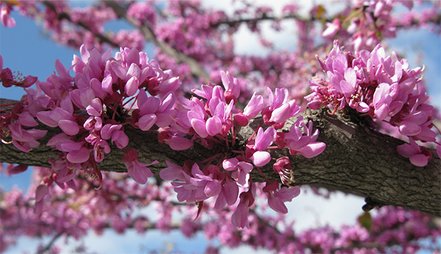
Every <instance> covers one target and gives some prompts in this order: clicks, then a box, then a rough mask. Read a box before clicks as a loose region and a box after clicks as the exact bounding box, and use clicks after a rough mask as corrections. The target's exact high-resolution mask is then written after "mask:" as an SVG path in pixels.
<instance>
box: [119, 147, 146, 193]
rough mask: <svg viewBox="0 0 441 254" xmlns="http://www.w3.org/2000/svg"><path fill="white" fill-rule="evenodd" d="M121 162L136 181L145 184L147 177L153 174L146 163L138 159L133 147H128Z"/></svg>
mask: <svg viewBox="0 0 441 254" xmlns="http://www.w3.org/2000/svg"><path fill="white" fill-rule="evenodd" d="M123 162H124V165H126V168H127V173H128V174H129V176H131V177H132V178H133V179H134V180H135V181H136V182H137V183H140V184H145V183H146V182H147V179H148V178H149V177H151V176H153V173H152V171H150V169H149V168H148V167H147V165H146V164H144V163H142V162H140V161H139V160H138V152H137V151H136V150H135V149H132V148H130V149H129V150H127V151H126V152H125V153H124V156H123Z"/></svg>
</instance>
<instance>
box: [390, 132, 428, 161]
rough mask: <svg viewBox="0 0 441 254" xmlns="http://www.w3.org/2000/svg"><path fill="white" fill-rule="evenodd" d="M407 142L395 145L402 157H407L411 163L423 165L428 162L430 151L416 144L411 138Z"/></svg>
mask: <svg viewBox="0 0 441 254" xmlns="http://www.w3.org/2000/svg"><path fill="white" fill-rule="evenodd" d="M409 142H410V143H407V144H402V145H399V146H397V151H398V153H399V154H400V155H402V156H403V157H406V158H409V160H410V162H411V163H412V164H413V165H415V166H417V167H425V166H426V165H427V163H428V162H429V159H430V153H429V152H427V151H426V150H424V148H422V147H420V146H418V144H417V143H416V142H415V141H414V140H413V139H409Z"/></svg>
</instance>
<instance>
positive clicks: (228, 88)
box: [0, 0, 441, 253]
mask: <svg viewBox="0 0 441 254" xmlns="http://www.w3.org/2000/svg"><path fill="white" fill-rule="evenodd" d="M414 5H416V6H418V7H424V8H425V9H423V10H422V11H420V10H419V9H415V8H414ZM403 6H405V8H403ZM397 7H398V9H399V11H397ZM426 7H427V5H425V4H420V3H419V2H418V1H417V2H415V3H414V2H412V1H407V0H352V1H347V4H344V8H343V9H342V10H339V11H338V12H337V13H336V14H335V15H328V13H327V10H326V7H325V5H320V4H318V5H315V4H314V5H313V6H312V7H311V9H310V10H306V13H308V15H309V16H305V15H304V12H303V11H304V10H302V6H300V5H298V4H297V3H289V4H286V5H285V6H283V7H282V8H281V10H276V9H275V8H272V7H269V6H265V5H262V6H253V4H251V3H250V2H248V1H241V0H240V1H235V2H234V3H233V5H232V8H233V9H234V10H233V12H232V13H230V12H229V11H226V10H217V9H210V8H207V6H206V4H204V3H202V2H201V1H199V0H194V1H180V0H170V1H168V2H167V3H165V4H164V2H162V1H156V0H149V1H145V2H142V1H141V2H140V1H113V0H108V1H94V3H93V4H91V5H89V6H86V7H81V8H78V7H75V8H74V7H72V6H71V2H69V1H64V0H61V1H42V0H32V1H16V0H6V1H0V23H1V24H2V25H3V26H5V27H9V28H10V27H14V26H15V23H16V22H15V20H14V18H13V17H12V16H11V13H12V12H13V11H14V10H15V11H19V12H20V13H21V14H23V15H25V16H28V17H30V18H32V19H34V20H36V21H38V22H41V23H42V24H43V28H44V29H45V30H46V31H48V32H49V33H48V34H49V35H50V36H51V37H52V38H53V39H54V40H55V41H57V42H58V43H61V44H64V45H67V46H69V47H73V48H75V49H78V48H79V49H80V54H79V55H78V56H74V59H73V61H72V64H71V66H69V67H65V66H63V65H62V64H61V63H60V62H59V61H57V62H56V64H55V70H56V72H55V73H53V74H52V75H51V76H49V77H48V78H47V80H46V81H41V80H40V81H37V78H36V77H34V76H24V75H21V74H19V73H16V72H13V71H12V70H11V69H9V68H6V67H4V66H3V58H2V57H1V56H0V83H1V84H2V85H3V86H4V87H6V88H7V87H11V86H16V87H22V88H24V89H25V91H26V95H25V96H24V97H23V98H22V99H21V101H20V102H19V103H12V104H9V102H8V103H7V104H3V103H2V104H1V107H2V108H1V109H0V141H1V142H2V144H1V145H3V144H5V145H11V144H12V145H13V146H15V148H17V149H19V150H20V151H22V152H24V153H29V152H31V153H32V152H33V151H35V149H39V148H41V147H43V146H48V147H49V148H50V149H51V152H52V151H56V154H57V157H53V158H50V159H49V161H48V163H49V164H50V165H51V167H50V168H40V167H35V168H34V169H33V171H34V176H33V182H32V184H31V186H30V191H29V193H28V194H23V193H22V192H21V191H19V190H17V189H13V190H11V191H8V192H4V191H3V190H1V188H0V221H1V222H2V223H1V224H0V252H1V251H4V250H6V249H7V248H8V247H9V246H10V245H12V244H14V243H15V241H16V239H17V236H21V235H27V236H31V237H34V236H49V235H52V236H55V237H54V239H55V240H56V239H57V238H59V237H60V236H65V237H66V238H75V239H80V238H81V237H85V236H86V234H87V233H88V231H89V230H93V231H95V232H97V233H102V232H103V231H104V230H106V229H113V230H114V231H116V232H118V233H124V232H126V231H127V230H129V229H134V230H136V231H137V232H139V233H144V232H146V231H147V230H152V229H157V230H160V231H162V232H169V231H170V230H179V231H181V233H182V234H183V235H184V236H186V237H192V236H193V235H194V234H195V233H196V232H198V231H203V232H204V234H205V235H206V237H207V239H209V240H211V239H213V238H214V237H217V238H218V241H215V242H210V246H209V247H208V248H207V250H206V253H219V251H220V249H221V247H223V246H228V247H232V248H233V247H238V246H239V245H240V244H247V245H250V246H251V247H253V248H267V249H270V250H273V251H277V252H278V253H304V252H306V253H353V252H357V253H378V252H401V253H414V252H416V251H418V250H419V249H420V248H422V247H423V248H425V249H429V250H431V248H432V246H435V247H433V248H434V251H437V250H438V251H439V237H440V236H441V231H440V228H439V222H437V221H436V219H434V217H431V216H429V215H426V214H422V213H420V212H416V211H408V210H404V209H401V208H394V207H384V208H382V209H379V210H377V211H376V212H374V213H373V214H372V217H371V215H370V214H368V213H365V214H363V215H362V216H360V217H359V219H358V222H357V223H355V225H353V226H343V227H342V228H340V229H339V230H338V231H337V230H335V229H334V228H331V227H328V226H325V227H318V228H314V229H309V230H304V231H301V232H297V231H295V230H294V229H293V224H294V222H292V221H288V220H287V218H286V217H284V214H286V213H287V212H288V208H287V206H286V203H287V202H289V201H291V200H292V199H294V198H295V197H297V196H298V195H299V194H300V188H299V187H298V186H292V185H293V184H298V182H297V183H296V182H295V180H296V179H293V173H294V172H295V170H296V168H295V167H296V165H295V163H296V161H297V159H299V161H303V158H306V159H311V158H314V157H316V156H319V155H320V154H321V153H322V152H323V151H325V149H326V147H327V144H325V143H323V142H321V141H320V139H319V134H320V133H319V130H318V129H316V128H315V127H314V126H313V122H312V121H311V120H310V119H308V118H307V117H305V116H308V115H309V112H305V109H306V108H309V109H312V110H322V109H323V108H325V110H324V111H323V110H322V111H321V113H324V114H326V113H330V114H334V113H341V112H342V113H345V114H349V115H350V116H356V117H354V118H356V121H359V122H358V123H359V124H361V125H363V126H365V127H368V128H371V129H374V130H376V131H380V132H383V133H387V134H389V135H391V136H394V137H396V138H398V139H401V140H403V141H404V142H405V143H404V144H402V145H399V146H398V147H397V151H398V153H399V154H401V155H402V156H404V157H406V158H409V160H410V162H411V163H412V164H413V165H415V166H419V167H424V166H426V165H427V164H428V162H429V160H430V159H431V157H441V140H440V133H439V130H438V129H437V128H436V126H435V124H434V122H435V118H436V117H437V116H436V114H437V112H436V110H435V108H434V107H432V106H431V105H429V102H428V96H427V94H426V89H425V86H424V83H423V81H422V73H423V68H415V69H411V68H410V67H409V64H408V63H407V61H406V60H405V59H400V58H398V57H397V56H396V55H395V54H390V55H388V54H387V53H386V50H385V49H384V48H383V47H382V45H384V44H383V43H382V41H383V40H384V39H385V38H393V37H395V36H396V35H397V32H398V31H399V30H403V29H407V28H414V27H418V28H419V27H424V28H429V29H431V30H432V31H435V32H439V31H441V29H440V27H441V26H440V23H441V22H440V20H441V19H440V17H441V13H440V10H441V8H440V4H439V3H438V2H435V3H433V4H432V5H431V6H430V7H427V8H426ZM121 21H122V22H121ZM113 22H115V23H118V25H115V27H118V26H119V25H120V24H119V22H121V23H124V25H123V26H124V27H127V26H131V28H124V29H119V30H116V29H114V27H113V25H114V24H115V23H113ZM267 25H269V26H267ZM287 27H295V28H296V33H295V34H296V37H297V40H295V41H294V40H293V41H292V42H291V44H293V45H294V44H295V45H296V48H295V49H292V50H291V48H290V50H289V51H283V50H280V48H279V46H280V45H279V43H278V42H277V41H275V40H274V39H273V38H272V36H268V33H267V32H268V31H267V30H268V28H269V30H271V32H272V33H279V32H281V31H283V30H284V29H286V28H287ZM246 30H248V31H250V32H252V33H253V35H254V36H256V37H257V39H258V41H259V44H260V46H262V52H260V50H259V52H258V54H257V55H254V54H248V53H247V54H241V53H240V52H239V50H238V47H237V45H238V40H239V39H238V38H240V37H236V35H238V34H239V33H242V32H243V31H246ZM318 37H320V38H319V39H317V38H318ZM334 40H338V41H339V42H340V43H341V44H340V45H339V44H338V43H336V42H335V43H334V47H333V48H332V50H331V51H330V52H329V54H328V56H327V57H326V58H325V59H323V60H322V59H319V61H318V63H317V61H316V59H315V58H314V57H315V55H316V54H317V55H320V56H321V55H324V54H325V52H327V51H328V50H329V47H328V44H329V43H330V42H332V41H334ZM151 45H154V46H155V48H154V50H152V51H154V52H152V53H151V54H150V53H149V55H150V57H152V58H153V59H155V60H154V61H152V60H150V59H149V57H148V56H147V53H145V52H143V51H144V50H147V51H149V52H150V46H151ZM109 47H110V48H113V51H112V50H111V49H110V48H109ZM282 48H285V47H284V46H283V47H282ZM344 49H345V50H347V51H345V50H344ZM265 52H269V53H268V54H266V53H265ZM256 53H257V52H256ZM195 67H196V68H195ZM198 67H200V68H199V70H198ZM195 69H196V71H195ZM220 70H224V71H220ZM320 70H322V71H323V75H322V76H320V74H319V75H318V76H317V77H315V78H312V75H313V74H317V73H320ZM34 84H36V85H35V86H33V85H34ZM201 84H202V85H201ZM307 94H309V95H308V96H306V97H305V95H307ZM309 109H308V110H309ZM325 111H326V112H325ZM141 134H145V135H146V136H148V137H155V138H157V139H152V140H147V139H145V141H144V140H142V141H140V140H136V139H137V137H139V135H141ZM133 136H135V137H133ZM150 141H151V143H152V144H155V145H157V146H159V147H160V150H161V151H168V152H169V153H170V154H179V155H180V154H186V153H191V152H192V151H193V150H194V151H196V153H198V152H199V151H209V152H210V153H209V156H205V155H206V154H203V155H201V154H198V158H199V159H193V158H191V159H189V160H183V161H179V159H175V158H171V157H172V156H168V157H167V156H166V157H167V158H169V159H174V161H171V160H163V159H160V158H154V156H151V157H152V158H149V157H148V158H146V157H145V154H143V148H142V147H139V146H138V145H140V144H141V145H143V144H142V142H150ZM12 145H11V146H12ZM146 145H149V144H147V143H146ZM433 148H435V149H436V152H437V154H438V155H436V154H435V152H434V151H433V150H434V149H433ZM334 150H335V149H334ZM115 154H116V155H115ZM112 156H114V157H115V156H117V157H118V158H117V159H118V160H120V162H121V165H124V166H125V168H126V170H127V174H116V173H107V172H106V173H105V172H104V171H103V170H113V169H111V168H106V167H105V166H104V165H106V162H107V160H108V159H109V158H112ZM183 157H185V156H183ZM320 158H321V157H318V160H320ZM148 160H151V161H148ZM305 161H307V160H305ZM409 165H410V164H409ZM429 166H430V165H429ZM27 168H28V166H27V165H12V164H10V165H7V166H6V165H3V164H0V173H3V172H4V173H6V174H9V175H10V174H18V173H22V172H24V171H26V170H27ZM146 183H147V184H146ZM313 191H315V192H317V193H319V191H317V190H316V189H313ZM175 194H177V195H175ZM48 204H50V205H51V208H50V209H46V208H45V206H47V205H48ZM189 204H190V205H189ZM191 204H195V205H191ZM140 208H141V209H140ZM144 208H146V209H154V210H155V211H156V213H155V214H157V216H156V217H155V216H150V215H151V214H152V213H150V212H145V211H144ZM269 209H271V210H272V211H275V212H276V213H273V212H272V211H271V212H268V210H269ZM176 215H178V217H179V218H182V220H181V221H180V223H178V224H177V223H176V221H175V217H176ZM437 223H438V224H437ZM421 239H424V240H423V241H421ZM436 240H438V244H436V243H435V241H436ZM54 242H55V241H51V242H50V244H49V245H48V246H40V248H39V250H37V251H38V252H44V251H45V250H46V249H50V251H51V253H58V252H59V251H60V250H61V248H59V247H61V246H57V245H52V244H54ZM427 242H429V247H425V246H424V244H425V243H427ZM219 243H220V245H219ZM437 246H438V247H437ZM85 251H86V250H85V249H84V248H83V246H80V247H79V248H78V252H85Z"/></svg>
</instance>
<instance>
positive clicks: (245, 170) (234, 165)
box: [222, 158, 253, 185]
mask: <svg viewBox="0 0 441 254" xmlns="http://www.w3.org/2000/svg"><path fill="white" fill-rule="evenodd" d="M222 166H223V168H224V169H225V170H227V171H232V174H231V176H232V177H233V178H234V179H235V180H236V181H237V183H239V184H241V185H246V184H247V183H248V179H249V176H250V175H249V173H250V172H251V170H253V165H252V164H250V163H248V162H244V161H239V160H238V159H237V158H230V159H225V160H224V161H223V162H222Z"/></svg>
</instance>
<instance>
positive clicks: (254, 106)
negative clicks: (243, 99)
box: [243, 93, 264, 120]
mask: <svg viewBox="0 0 441 254" xmlns="http://www.w3.org/2000/svg"><path fill="white" fill-rule="evenodd" d="M263 107H264V102H263V97H262V96H261V95H257V94H256V93H254V94H253V96H252V97H251V99H250V101H249V102H248V104H247V105H246V107H245V108H244V110H243V114H244V115H245V116H247V117H248V120H249V119H252V118H254V117H256V116H257V114H259V113H260V111H262V109H263Z"/></svg>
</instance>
